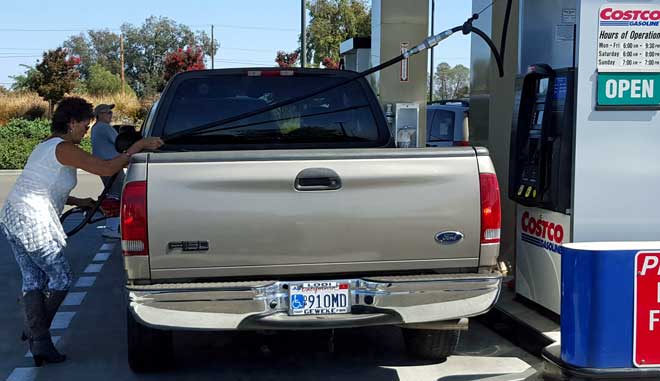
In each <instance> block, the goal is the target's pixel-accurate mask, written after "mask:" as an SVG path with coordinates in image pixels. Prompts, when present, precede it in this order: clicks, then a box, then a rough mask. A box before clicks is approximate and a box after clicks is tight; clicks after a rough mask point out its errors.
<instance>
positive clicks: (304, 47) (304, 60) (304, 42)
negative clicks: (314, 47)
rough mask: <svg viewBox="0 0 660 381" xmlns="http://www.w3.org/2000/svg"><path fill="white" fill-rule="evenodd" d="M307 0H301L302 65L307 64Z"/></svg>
mask: <svg viewBox="0 0 660 381" xmlns="http://www.w3.org/2000/svg"><path fill="white" fill-rule="evenodd" d="M305 1H306V0H300V55H301V56H302V57H301V58H300V67H305V66H307V33H305V24H307V21H306V19H307V10H306V9H305Z"/></svg>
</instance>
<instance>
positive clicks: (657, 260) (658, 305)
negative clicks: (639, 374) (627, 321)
mask: <svg viewBox="0 0 660 381" xmlns="http://www.w3.org/2000/svg"><path fill="white" fill-rule="evenodd" d="M633 324H634V328H633V329H634V335H633V363H634V364H635V366H638V367H647V366H660V346H659V345H658V343H660V252H648V251H647V252H644V251H640V252H639V253H637V255H636V256H635V320H634V322H633Z"/></svg>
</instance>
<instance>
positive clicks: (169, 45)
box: [64, 16, 218, 97]
mask: <svg viewBox="0 0 660 381" xmlns="http://www.w3.org/2000/svg"><path fill="white" fill-rule="evenodd" d="M121 33H122V34H123V37H124V71H125V74H126V80H127V82H128V84H129V86H130V87H132V88H133V89H134V90H135V92H136V93H137V94H138V95H140V96H141V97H142V96H145V95H146V96H153V95H155V94H156V93H158V92H159V91H161V90H162V88H163V87H164V86H165V80H164V79H163V74H164V72H165V65H164V59H165V56H166V55H167V53H171V52H175V51H176V50H177V49H179V48H186V47H194V46H199V47H201V48H202V51H203V52H204V54H205V55H210V53H211V39H210V38H209V36H208V35H207V34H206V33H205V32H202V31H197V32H193V31H192V30H191V29H190V28H189V27H187V26H185V25H181V24H177V23H176V22H174V21H173V20H171V19H168V18H166V17H154V16H151V17H149V18H148V19H146V20H145V21H144V23H143V24H142V25H141V26H134V25H132V24H124V25H122V26H121ZM214 45H215V51H217V48H218V43H217V41H215V43H214ZM64 47H66V48H67V49H69V51H70V52H71V53H72V54H73V55H75V56H78V57H80V72H81V76H82V78H83V79H85V80H87V79H88V77H89V75H90V72H91V68H92V67H93V66H94V65H101V66H102V67H103V68H105V69H106V70H107V71H109V72H110V73H112V74H121V63H120V35H119V34H117V33H113V32H110V31H108V30H97V31H94V30H92V31H89V32H88V33H86V34H79V35H76V36H73V37H70V38H69V39H68V40H66V41H65V42H64Z"/></svg>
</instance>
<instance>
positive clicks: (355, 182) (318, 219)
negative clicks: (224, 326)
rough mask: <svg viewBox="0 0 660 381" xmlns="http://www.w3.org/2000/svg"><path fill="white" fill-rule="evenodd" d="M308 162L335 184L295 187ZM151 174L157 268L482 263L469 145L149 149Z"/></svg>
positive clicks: (182, 272) (170, 274) (343, 269)
mask: <svg viewBox="0 0 660 381" xmlns="http://www.w3.org/2000/svg"><path fill="white" fill-rule="evenodd" d="M310 168H313V169H319V168H320V169H323V170H325V171H326V172H329V171H327V170H331V171H334V173H336V174H337V175H338V176H339V178H340V179H341V188H339V189H337V190H322V191H315V190H309V191H301V190H297V189H296V187H295V186H294V183H295V180H296V177H297V176H298V175H299V174H300V173H301V171H303V170H305V169H310ZM147 179H148V182H147V189H148V190H147V206H148V222H149V226H148V229H149V233H148V234H149V253H150V257H149V258H150V259H149V261H150V267H151V275H152V278H153V279H162V278H169V279H172V278H174V279H176V278H179V279H183V278H213V277H232V276H268V275H278V274H288V275H295V274H306V275H307V274H342V273H349V272H366V271H402V270H419V269H438V268H457V267H476V266H478V262H479V247H480V246H479V235H480V210H479V205H480V195H479V170H478V165H477V159H476V155H475V151H474V149H472V148H470V147H461V148H449V149H447V148H445V149H439V150H433V149H423V150H393V149H362V150H327V151H319V150H313V151H311V150H310V151H307V150H296V151H240V152H239V151H234V152H183V153H156V154H153V153H152V154H150V156H149V159H148V176H147ZM448 231H455V232H460V233H462V234H463V235H464V238H463V239H462V240H460V241H459V242H456V243H454V244H444V245H443V244H440V243H438V242H437V241H436V239H435V238H436V235H437V234H438V233H440V232H448ZM207 242H208V248H206V247H205V246H206V245H205V243H207ZM199 243H201V245H199ZM184 247H185V249H186V250H184Z"/></svg>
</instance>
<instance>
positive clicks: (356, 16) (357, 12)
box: [306, 0, 371, 65]
mask: <svg viewBox="0 0 660 381" xmlns="http://www.w3.org/2000/svg"><path fill="white" fill-rule="evenodd" d="M307 9H308V10H309V13H310V16H311V18H310V22H309V25H308V26H307V31H306V33H307V59H308V60H309V61H310V62H311V61H313V62H315V63H316V64H317V65H318V64H320V63H321V62H323V59H324V58H331V59H332V60H333V61H334V62H339V44H341V43H342V42H343V41H345V40H348V39H349V38H353V37H370V36H371V10H370V8H369V5H368V4H367V2H366V1H364V0H316V1H314V2H309V1H308V2H307Z"/></svg>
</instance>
